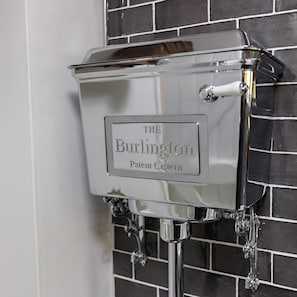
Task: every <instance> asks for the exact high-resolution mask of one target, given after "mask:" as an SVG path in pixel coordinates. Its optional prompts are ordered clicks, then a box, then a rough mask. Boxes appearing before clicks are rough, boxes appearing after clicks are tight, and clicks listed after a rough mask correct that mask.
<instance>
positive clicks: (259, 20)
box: [239, 1, 297, 48]
mask: <svg viewBox="0 0 297 297" xmlns="http://www.w3.org/2000/svg"><path fill="white" fill-rule="evenodd" d="M259 3H260V1H259ZM296 24H297V12H292V13H287V14H280V15H273V16H265V17H256V18H251V19H243V20H240V23H239V25H240V26H239V27H240V29H242V30H243V31H246V32H247V33H248V34H249V36H251V37H252V38H254V39H255V40H257V41H258V42H259V43H260V44H262V45H263V46H264V47H266V48H273V47H281V46H282V47H284V46H293V45H296V34H297V25H296Z"/></svg>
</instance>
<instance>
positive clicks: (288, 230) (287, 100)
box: [107, 0, 297, 297]
mask: <svg viewBox="0 0 297 297" xmlns="http://www.w3.org/2000/svg"><path fill="white" fill-rule="evenodd" d="M107 4H108V5H107V7H108V11H107V34H108V36H107V40H108V43H109V44H121V43H129V42H140V41H150V40H156V39H164V38H170V37H175V36H180V35H191V34H197V33H208V32H217V31H223V30H230V29H235V28H240V29H242V30H244V31H246V32H247V33H248V34H249V36H250V37H251V38H254V39H256V40H257V41H258V43H259V44H262V45H263V46H264V47H266V48H268V49H269V50H270V51H271V52H272V53H273V54H274V55H275V56H276V57H278V58H279V59H280V60H281V61H282V62H283V63H284V64H285V66H286V68H285V72H284V75H283V77H282V78H281V80H280V82H279V83H277V84H263V82H262V80H261V77H257V81H258V83H260V84H261V85H260V86H259V87H258V88H257V100H256V101H254V102H253V104H254V105H255V104H256V105H257V109H253V119H252V128H253V131H254V133H253V135H252V138H251V147H252V151H251V153H250V158H254V159H255V160H257V166H253V167H251V168H250V176H249V178H250V179H251V180H252V181H254V182H260V183H264V184H266V185H267V193H266V195H265V197H264V198H263V199H262V200H261V201H260V202H259V203H258V204H257V205H256V207H255V209H256V212H257V213H258V214H259V215H260V216H261V217H260V218H261V222H262V225H261V230H260V243H259V246H260V252H259V265H260V279H261V280H264V281H265V283H262V284H261V286H260V288H259V289H258V291H257V292H255V293H252V292H251V291H248V290H246V289H245V288H244V279H243V277H244V276H245V275H246V274H247V272H248V265H247V264H248V263H247V261H246V260H244V259H243V257H242V254H241V245H238V244H237V241H238V239H237V238H236V236H235V233H234V222H233V221H231V220H222V221H220V222H216V223H213V224H204V225H199V224H194V225H193V227H192V234H193V238H192V239H190V240H187V241H185V243H184V256H185V261H184V262H185V291H186V295H185V296H188V295H187V294H191V295H190V296H199V297H218V296H220V297H224V296H226V297H235V296H236V297H296V296H297V270H296V267H297V236H296V234H297V154H296V153H297V140H296V139H297V138H296V135H295V134H296V133H295V131H296V130H297V129H296V128H297V124H296V123H297V59H296V57H297V38H296V36H297V12H296V9H297V1H296V0H275V1H273V0H267V1H256V0H251V1H243V0H236V1H235V0H230V1H217V0H209V1H208V0H183V1H181V0H164V1H162V0H150V1H148V0H124V1H122V0H107ZM274 4H275V7H273V5H274ZM208 5H209V7H208ZM270 131H272V133H273V134H272V135H273V137H272V139H270V137H269V136H268V135H269V134H270V133H268V132H270ZM113 222H114V223H115V224H116V227H115V251H114V273H115V274H116V277H115V296H116V297H124V296H125V297H135V296H143V297H148V296H149V297H157V296H159V297H167V296H168V293H167V291H166V287H167V244H166V243H164V242H162V241H161V240H160V239H159V238H158V236H159V235H158V231H159V221H158V220H157V219H151V218H147V219H146V229H147V233H146V234H147V244H148V255H149V259H148V263H147V265H146V267H141V266H140V265H138V264H136V265H135V267H134V268H133V265H132V264H131V263H130V253H131V252H132V251H134V250H135V249H136V247H137V244H136V240H135V238H134V237H132V238H128V237H127V236H126V234H125V232H124V228H123V227H122V225H124V224H126V221H125V220H122V219H113ZM239 242H240V243H242V240H240V241H239Z"/></svg>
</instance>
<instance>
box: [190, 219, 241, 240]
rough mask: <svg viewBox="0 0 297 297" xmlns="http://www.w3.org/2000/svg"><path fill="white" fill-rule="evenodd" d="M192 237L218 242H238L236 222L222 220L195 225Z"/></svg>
mask: <svg viewBox="0 0 297 297" xmlns="http://www.w3.org/2000/svg"><path fill="white" fill-rule="evenodd" d="M192 236H193V237H197V238H205V239H213V240H218V241H226V242H236V235H235V232H234V221H233V220H226V219H222V220H220V221H218V222H214V223H209V224H193V225H192Z"/></svg>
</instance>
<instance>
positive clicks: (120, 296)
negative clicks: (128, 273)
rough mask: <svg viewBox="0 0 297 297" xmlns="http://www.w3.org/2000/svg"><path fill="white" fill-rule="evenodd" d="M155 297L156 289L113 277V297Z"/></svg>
mask: <svg viewBox="0 0 297 297" xmlns="http://www.w3.org/2000/svg"><path fill="white" fill-rule="evenodd" d="M135 296H141V297H156V296H157V289H156V288H153V287H149V286H145V285H141V284H138V283H134V282H130V281H127V280H123V279H120V278H115V297H135Z"/></svg>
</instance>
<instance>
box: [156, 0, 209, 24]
mask: <svg viewBox="0 0 297 297" xmlns="http://www.w3.org/2000/svg"><path fill="white" fill-rule="evenodd" d="M205 21H207V0H183V1H180V0H171V1H163V2H158V3H156V27H157V29H165V28H171V27H178V26H184V25H190V24H196V23H200V22H205Z"/></svg>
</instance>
